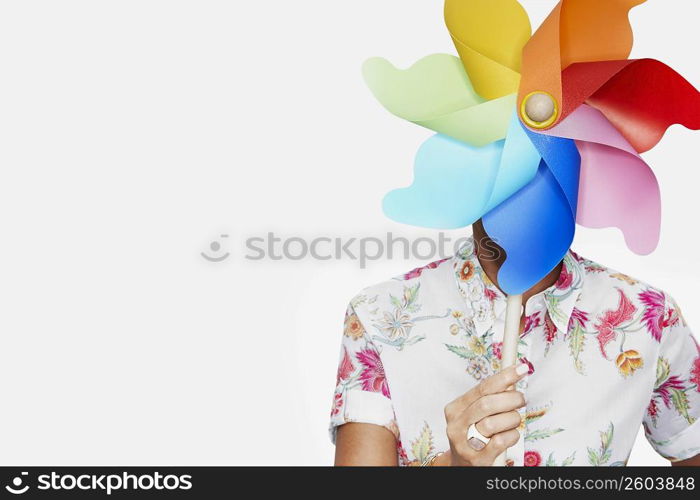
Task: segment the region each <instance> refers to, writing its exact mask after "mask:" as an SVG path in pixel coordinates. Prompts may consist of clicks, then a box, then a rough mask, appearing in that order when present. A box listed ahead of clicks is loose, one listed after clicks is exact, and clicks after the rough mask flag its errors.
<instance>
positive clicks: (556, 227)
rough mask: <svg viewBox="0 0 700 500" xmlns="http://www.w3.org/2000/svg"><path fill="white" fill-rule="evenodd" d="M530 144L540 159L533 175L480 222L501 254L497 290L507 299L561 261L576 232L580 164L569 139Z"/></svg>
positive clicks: (540, 277) (531, 284)
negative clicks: (526, 183)
mask: <svg viewBox="0 0 700 500" xmlns="http://www.w3.org/2000/svg"><path fill="white" fill-rule="evenodd" d="M535 135H538V136H539V134H535ZM533 139H534V140H533V143H534V144H535V146H536V147H537V148H538V150H539V152H540V154H541V155H542V161H541V162H540V165H539V168H538V170H537V175H536V176H535V178H534V179H533V181H532V182H530V183H529V184H528V185H527V186H525V187H524V188H522V189H521V190H520V191H518V192H517V193H515V194H514V195H513V196H511V197H510V198H508V199H507V200H506V201H504V202H503V203H501V204H500V205H499V206H497V207H496V208H495V209H493V210H492V211H490V212H489V213H488V214H486V215H485V216H484V219H483V220H484V229H486V232H487V233H488V234H489V236H490V237H491V238H492V239H493V240H494V241H495V242H496V243H498V245H499V246H501V248H503V249H504V250H505V252H506V261H505V262H504V264H503V265H502V266H501V269H500V270H499V273H498V285H499V287H500V288H501V289H502V290H503V291H504V292H505V293H507V294H510V295H516V294H521V293H524V292H525V291H527V290H529V289H530V288H532V287H533V286H534V285H535V284H537V283H538V282H539V281H540V280H541V279H542V278H544V277H545V276H546V275H547V274H549V272H551V271H552V270H553V269H554V268H555V267H556V266H557V264H559V262H561V260H562V259H563V258H564V256H565V255H566V252H567V251H568V250H569V247H570V246H571V242H572V241H573V239H574V232H575V228H576V211H575V210H576V200H577V196H578V179H579V171H580V165H581V158H580V155H579V153H578V150H577V148H576V145H575V143H574V141H572V140H570V139H561V138H549V139H554V140H547V141H540V140H538V139H539V137H533ZM549 161H551V163H548V162H549Z"/></svg>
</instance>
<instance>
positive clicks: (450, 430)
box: [335, 365, 527, 467]
mask: <svg viewBox="0 0 700 500" xmlns="http://www.w3.org/2000/svg"><path fill="white" fill-rule="evenodd" d="M521 366H525V365H521ZM525 373H527V369H524V370H523V369H522V368H521V369H520V370H518V369H517V368H516V367H512V368H508V369H507V370H505V371H503V372H501V373H499V374H497V375H493V376H492V377H489V378H488V379H486V380H484V381H483V382H481V384H479V385H478V386H476V387H475V388H474V389H472V390H471V391H469V392H467V393H466V394H464V395H462V396H460V397H459V398H457V399H456V400H454V401H452V402H451V403H450V404H448V405H447V407H446V408H445V419H446V421H447V435H448V438H449V441H450V450H449V451H446V453H444V454H441V455H439V456H438V457H436V459H435V461H434V462H433V463H432V465H434V466H462V467H463V466H487V465H491V464H492V463H493V462H494V460H495V459H496V457H497V456H498V455H500V454H501V453H502V452H503V451H505V450H506V449H507V448H509V447H510V446H513V445H514V444H515V443H516V442H517V441H518V438H519V436H520V435H519V433H518V431H517V427H518V425H520V415H519V414H518V412H517V411H516V410H517V409H518V408H520V407H522V406H524V405H525V399H524V398H523V395H522V394H521V393H519V392H517V391H513V390H509V388H511V387H512V386H513V385H515V383H516V382H517V381H518V380H520V379H521V378H522V377H523V376H524V375H525ZM472 423H476V424H477V429H478V430H479V432H481V433H482V434H483V435H484V436H486V437H490V438H491V441H490V442H489V444H487V445H486V446H485V447H484V448H483V449H482V450H480V451H477V450H474V449H472V448H471V447H470V446H469V445H468V444H467V429H468V428H469V426H470V425H471V424H472ZM337 433H338V434H337V436H336V451H335V465H337V466H396V465H398V460H397V456H396V440H395V438H394V435H393V434H392V433H391V432H390V431H389V430H388V429H386V428H385V427H381V426H378V425H372V424H360V423H350V424H344V425H341V426H340V427H338V430H337Z"/></svg>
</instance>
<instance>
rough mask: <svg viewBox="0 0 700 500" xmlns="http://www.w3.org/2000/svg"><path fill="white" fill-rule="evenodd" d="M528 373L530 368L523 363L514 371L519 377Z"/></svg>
mask: <svg viewBox="0 0 700 500" xmlns="http://www.w3.org/2000/svg"><path fill="white" fill-rule="evenodd" d="M528 371H530V367H529V366H527V365H526V364H525V363H520V365H519V366H518V367H517V368H516V369H515V373H517V374H518V375H520V376H521V377H522V376H523V375H525V374H526V373H527V372H528Z"/></svg>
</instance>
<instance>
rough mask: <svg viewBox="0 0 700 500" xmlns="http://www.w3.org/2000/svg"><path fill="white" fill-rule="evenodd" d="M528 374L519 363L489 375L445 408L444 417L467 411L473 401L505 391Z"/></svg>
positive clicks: (526, 369) (525, 367) (524, 367)
mask: <svg viewBox="0 0 700 500" xmlns="http://www.w3.org/2000/svg"><path fill="white" fill-rule="evenodd" d="M527 372H528V366H527V365H526V364H523V363H520V364H518V366H511V367H510V368H506V369H505V370H503V371H502V372H499V373H497V374H495V375H491V376H490V377H489V378H487V379H486V380H484V381H483V382H481V383H480V384H479V385H477V386H476V387H474V388H473V389H472V390H470V391H469V392H467V393H465V394H463V395H462V396H460V397H458V398H457V399H455V400H454V401H452V402H451V403H450V404H448V405H447V406H446V407H445V416H447V417H448V419H449V417H450V416H456V415H458V414H460V413H461V412H463V411H464V410H465V409H467V408H468V407H469V406H470V405H471V404H472V403H474V401H476V400H477V399H479V398H482V397H484V396H488V395H489V394H496V393H499V392H503V391H505V390H507V389H508V388H509V387H510V386H512V385H515V384H516V383H517V382H518V381H519V380H520V379H521V378H523V377H524V376H525V375H526V374H527Z"/></svg>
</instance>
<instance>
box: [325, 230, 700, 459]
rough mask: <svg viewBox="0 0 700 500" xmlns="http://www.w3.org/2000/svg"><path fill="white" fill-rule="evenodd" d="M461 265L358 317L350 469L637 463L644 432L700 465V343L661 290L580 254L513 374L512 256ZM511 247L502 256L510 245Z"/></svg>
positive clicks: (563, 274) (364, 300) (533, 312)
mask: <svg viewBox="0 0 700 500" xmlns="http://www.w3.org/2000/svg"><path fill="white" fill-rule="evenodd" d="M473 230H474V239H473V241H470V242H469V243H468V244H467V245H465V246H464V247H463V248H462V249H461V250H460V252H459V253H458V254H457V255H456V256H455V257H454V258H452V259H447V260H445V261H440V262H436V263H433V264H430V265H428V266H426V267H424V268H421V269H417V270H414V271H411V272H410V273H408V274H406V275H405V276H402V277H400V278H398V279H395V280H392V281H389V282H387V283H383V284H380V285H378V286H374V287H370V288H368V289H365V290H364V291H363V292H362V293H361V294H360V295H358V296H357V297H355V299H353V301H352V302H351V304H350V307H349V308H348V312H347V315H346V319H345V332H344V336H343V345H342V349H341V358H340V365H339V368H338V376H337V387H336V391H335V395H334V400H333V408H332V411H331V434H332V437H333V439H335V443H336V465H377V466H380V465H385V466H393V465H426V466H427V465H432V466H487V465H491V464H492V463H493V462H494V460H495V458H496V457H497V456H498V455H500V454H501V453H503V452H504V451H505V450H506V449H507V450H508V451H507V464H508V465H518V466H520V465H525V466H540V465H541V466H544V465H552V466H554V465H556V466H562V465H596V466H610V465H624V464H626V462H627V459H628V457H629V454H630V451H631V449H632V446H633V444H634V440H635V438H636V435H637V431H638V429H639V426H640V425H643V426H644V429H645V432H646V436H647V439H648V440H649V442H650V443H651V445H652V446H653V447H654V448H655V449H656V450H657V451H658V452H659V453H660V454H661V455H663V456H664V457H666V458H668V459H669V460H670V461H671V462H672V463H673V464H674V465H700V423H698V418H700V347H698V344H697V342H696V341H695V340H694V338H693V336H692V334H691V332H690V330H689V329H688V328H687V326H686V324H685V322H684V320H683V317H682V315H681V313H680V311H679V309H678V307H677V306H676V304H675V303H674V301H673V300H672V299H671V298H670V297H669V296H667V295H666V294H665V293H664V292H662V291H661V290H658V289H656V288H653V287H651V286H649V285H646V284H644V283H642V282H640V281H637V280H635V279H633V278H630V277H628V276H626V275H624V274H621V273H618V272H615V271H612V270H610V269H607V268H605V267H603V266H601V265H599V264H596V263H594V262H592V261H589V260H586V259H583V258H581V257H579V256H577V255H576V254H574V253H573V252H569V254H568V255H567V256H566V257H565V259H564V260H563V261H562V262H561V263H560V264H559V266H557V267H556V268H555V269H554V270H553V271H552V272H551V273H550V274H549V275H548V276H546V277H545V278H544V279H543V280H542V281H541V282H540V283H538V284H537V285H536V286H535V287H533V288H532V289H530V290H529V291H528V292H527V293H526V294H524V304H525V306H524V311H523V316H522V319H521V338H520V344H519V348H518V357H519V361H520V362H519V363H518V364H517V365H516V366H515V367H512V368H509V369H507V370H504V371H503V372H499V370H500V366H499V365H500V350H501V344H502V339H503V330H504V323H503V321H504V316H505V296H504V294H503V293H502V292H501V291H500V289H499V288H498V285H497V280H496V276H497V273H498V269H499V268H500V266H501V264H502V263H503V261H504V260H505V255H504V253H503V251H502V250H501V249H500V247H498V246H497V245H496V244H495V243H494V242H493V241H492V240H490V239H489V238H488V236H487V234H486V233H485V231H484V228H483V225H482V224H481V222H480V221H479V222H477V223H476V224H475V225H474V227H473ZM494 250H495V251H494Z"/></svg>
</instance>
